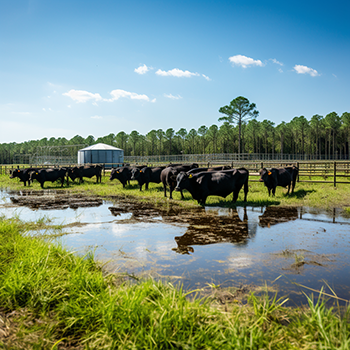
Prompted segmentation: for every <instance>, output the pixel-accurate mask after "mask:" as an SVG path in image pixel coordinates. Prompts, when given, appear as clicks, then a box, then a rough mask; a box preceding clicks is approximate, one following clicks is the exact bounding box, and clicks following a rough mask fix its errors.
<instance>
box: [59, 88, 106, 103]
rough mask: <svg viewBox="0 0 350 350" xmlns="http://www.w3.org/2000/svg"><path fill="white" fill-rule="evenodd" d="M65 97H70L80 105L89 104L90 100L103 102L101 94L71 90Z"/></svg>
mask: <svg viewBox="0 0 350 350" xmlns="http://www.w3.org/2000/svg"><path fill="white" fill-rule="evenodd" d="M63 95H64V96H68V97H70V98H71V99H72V100H73V101H76V102H78V103H82V102H87V101H89V100H95V101H101V100H102V97H101V96H100V94H93V93H92V92H88V91H83V90H74V89H72V90H70V91H68V92H65V93H64V94H63Z"/></svg>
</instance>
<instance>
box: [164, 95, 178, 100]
mask: <svg viewBox="0 0 350 350" xmlns="http://www.w3.org/2000/svg"><path fill="white" fill-rule="evenodd" d="M164 97H167V98H170V99H172V100H180V99H181V98H182V97H181V96H180V95H177V96H173V95H172V94H164Z"/></svg>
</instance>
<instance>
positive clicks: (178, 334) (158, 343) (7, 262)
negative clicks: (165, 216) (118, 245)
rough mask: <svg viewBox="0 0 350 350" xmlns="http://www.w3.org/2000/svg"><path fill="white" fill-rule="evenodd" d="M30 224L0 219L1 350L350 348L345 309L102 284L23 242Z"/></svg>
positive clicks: (107, 278)
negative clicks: (201, 296)
mask: <svg viewBox="0 0 350 350" xmlns="http://www.w3.org/2000/svg"><path fill="white" fill-rule="evenodd" d="M35 225H36V224H35V223H23V222H21V221H19V220H18V219H16V218H14V219H5V218H3V217H1V218H0V233H1V234H0V305H1V309H0V348H6V349H72V348H75V349H77V348H80V349H81V348H85V349H349V347H350V323H349V319H350V308H347V309H346V311H345V312H343V313H341V310H340V309H339V310H334V309H327V308H326V307H325V303H324V302H323V301H322V300H321V299H318V300H316V301H314V300H313V299H312V297H307V298H308V302H309V306H308V307H305V308H286V307H284V306H283V304H284V302H285V300H283V299H280V300H276V298H274V297H272V298H271V297H269V296H268V294H263V295H262V296H257V295H255V294H253V293H252V294H250V296H249V298H248V303H247V304H246V305H242V304H238V303H232V304H226V305H225V306H224V307H223V306H222V305H219V304H216V302H215V299H210V298H207V299H198V298H196V297H192V298H191V299H190V298H188V297H187V295H188V294H191V293H187V294H186V293H185V292H184V291H183V290H181V289H179V288H175V287H174V286H172V285H171V284H169V283H161V282H156V281H154V280H152V279H149V280H146V281H141V282H134V283H133V284H130V283H128V282H126V281H121V280H120V279H118V278H117V276H115V275H104V273H103V269H102V268H101V266H100V265H99V264H97V263H96V262H95V261H94V258H93V255H92V254H87V255H86V256H84V257H78V256H77V255H75V254H73V253H70V252H68V251H66V250H65V249H63V248H62V247H60V246H58V245H56V244H54V243H53V242H50V241H44V240H43V239H41V238H39V237H36V236H35V235H34V236H33V235H28V230H31V229H33V227H35ZM42 225H43V223H42V222H41V223H40V224H39V225H38V227H40V228H42ZM192 294H193V293H192ZM192 294H191V295H192Z"/></svg>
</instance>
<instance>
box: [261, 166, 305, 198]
mask: <svg viewBox="0 0 350 350" xmlns="http://www.w3.org/2000/svg"><path fill="white" fill-rule="evenodd" d="M298 172H299V169H298V168H297V167H296V166H293V167H286V168H272V169H270V170H267V169H266V168H263V169H261V170H260V179H259V181H260V182H264V184H265V186H266V187H267V189H268V191H269V196H270V194H271V190H272V195H273V196H274V195H275V192H276V187H277V186H282V187H288V192H287V194H289V190H290V187H291V186H292V191H291V193H293V192H294V187H295V182H296V179H297V176H298Z"/></svg>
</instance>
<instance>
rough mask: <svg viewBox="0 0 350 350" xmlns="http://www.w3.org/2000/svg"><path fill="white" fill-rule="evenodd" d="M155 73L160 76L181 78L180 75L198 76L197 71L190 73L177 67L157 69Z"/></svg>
mask: <svg viewBox="0 0 350 350" xmlns="http://www.w3.org/2000/svg"><path fill="white" fill-rule="evenodd" d="M156 74H157V75H160V76H162V77H177V78H182V77H185V78H190V77H194V76H196V77H198V76H199V75H200V74H199V73H192V72H190V71H188V70H185V71H183V70H181V69H178V68H174V69H171V70H168V71H164V70H161V69H158V70H157V71H156Z"/></svg>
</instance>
